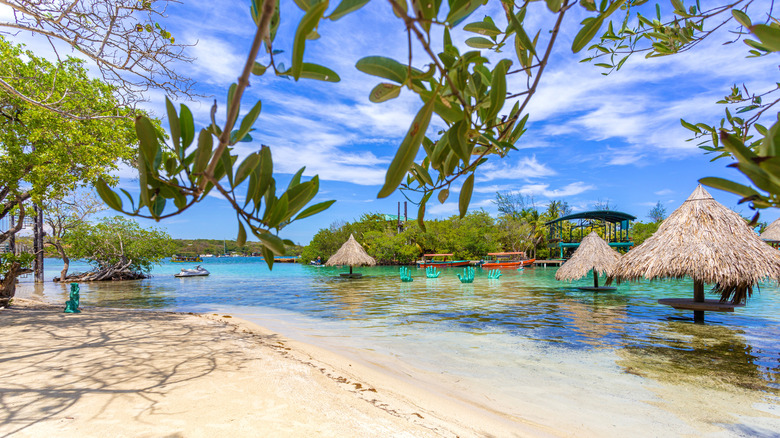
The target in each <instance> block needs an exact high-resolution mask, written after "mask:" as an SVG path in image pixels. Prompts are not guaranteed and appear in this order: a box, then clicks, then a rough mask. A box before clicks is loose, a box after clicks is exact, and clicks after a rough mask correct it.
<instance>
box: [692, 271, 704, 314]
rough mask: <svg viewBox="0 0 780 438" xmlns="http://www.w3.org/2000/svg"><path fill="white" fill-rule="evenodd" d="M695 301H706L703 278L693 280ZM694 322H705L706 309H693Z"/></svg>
mask: <svg viewBox="0 0 780 438" xmlns="http://www.w3.org/2000/svg"><path fill="white" fill-rule="evenodd" d="M693 302H694V303H703V302H704V282H703V281H701V280H694V281H693ZM693 322H696V323H703V322H704V311H703V310H694V311H693Z"/></svg>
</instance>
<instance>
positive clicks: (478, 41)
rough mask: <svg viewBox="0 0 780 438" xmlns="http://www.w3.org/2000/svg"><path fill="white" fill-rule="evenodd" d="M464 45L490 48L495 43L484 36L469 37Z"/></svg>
mask: <svg viewBox="0 0 780 438" xmlns="http://www.w3.org/2000/svg"><path fill="white" fill-rule="evenodd" d="M466 45H467V46H469V47H474V48H475V49H490V48H492V47H493V46H495V45H496V43H494V42H493V41H491V40H489V39H487V38H484V37H471V38H469V39H467V40H466Z"/></svg>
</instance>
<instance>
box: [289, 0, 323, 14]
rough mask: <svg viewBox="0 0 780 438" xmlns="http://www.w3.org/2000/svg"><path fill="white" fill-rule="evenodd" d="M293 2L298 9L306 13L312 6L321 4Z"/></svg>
mask: <svg viewBox="0 0 780 438" xmlns="http://www.w3.org/2000/svg"><path fill="white" fill-rule="evenodd" d="M293 1H295V4H296V5H298V7H299V8H301V10H302V11H304V12H307V11H309V10H310V9H311V8H312V6H315V5H317V3H319V2H321V1H322V0H293Z"/></svg>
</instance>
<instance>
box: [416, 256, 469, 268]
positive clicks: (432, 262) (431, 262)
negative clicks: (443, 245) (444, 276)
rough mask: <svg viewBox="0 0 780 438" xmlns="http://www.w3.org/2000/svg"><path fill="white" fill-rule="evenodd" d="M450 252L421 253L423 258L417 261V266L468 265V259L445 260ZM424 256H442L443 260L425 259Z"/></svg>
mask: <svg viewBox="0 0 780 438" xmlns="http://www.w3.org/2000/svg"><path fill="white" fill-rule="evenodd" d="M450 256H452V254H423V259H422V260H420V261H418V262H417V267H418V268H430V267H433V268H456V267H459V266H468V265H469V261H468V260H447V257H450ZM426 257H444V260H425V258H426Z"/></svg>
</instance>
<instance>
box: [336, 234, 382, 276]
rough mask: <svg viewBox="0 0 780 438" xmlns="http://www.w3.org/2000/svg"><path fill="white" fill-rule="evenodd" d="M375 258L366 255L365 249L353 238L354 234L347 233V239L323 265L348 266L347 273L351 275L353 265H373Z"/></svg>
mask: <svg viewBox="0 0 780 438" xmlns="http://www.w3.org/2000/svg"><path fill="white" fill-rule="evenodd" d="M375 265H376V260H374V258H373V257H371V256H370V255H368V253H367V252H366V250H365V249H363V247H362V246H360V244H359V243H358V242H357V240H355V236H353V235H351V234H350V235H349V240H347V241H346V242H344V244H343V245H341V248H339V250H338V251H336V254H333V255H332V256H330V258H329V259H328V261H327V262H326V263H325V266H349V275H352V267H353V266H375Z"/></svg>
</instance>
